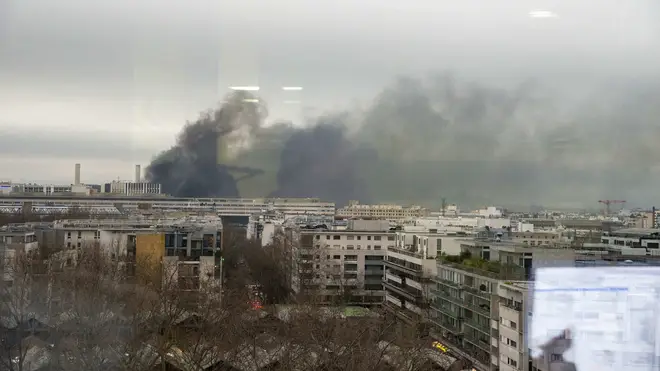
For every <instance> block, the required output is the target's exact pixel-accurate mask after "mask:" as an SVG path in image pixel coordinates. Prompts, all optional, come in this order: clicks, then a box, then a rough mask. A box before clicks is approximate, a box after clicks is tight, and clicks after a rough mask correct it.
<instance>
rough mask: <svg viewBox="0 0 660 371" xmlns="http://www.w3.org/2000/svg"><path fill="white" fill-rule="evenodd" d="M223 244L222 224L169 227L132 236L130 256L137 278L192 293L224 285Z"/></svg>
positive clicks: (128, 251) (128, 250) (128, 248)
mask: <svg viewBox="0 0 660 371" xmlns="http://www.w3.org/2000/svg"><path fill="white" fill-rule="evenodd" d="M222 243H223V234H222V225H220V224H206V225H193V224H188V225H176V226H168V227H167V228H161V230H159V231H154V232H151V233H143V234H138V235H136V236H131V238H129V244H128V246H127V254H128V255H127V256H128V258H129V259H128V260H129V262H131V263H132V265H133V267H134V268H133V273H134V274H135V275H136V276H137V277H139V278H143V279H148V280H151V281H152V282H156V283H158V284H160V285H162V286H164V287H167V288H169V289H171V288H174V287H175V288H177V289H178V290H181V291H182V292H190V293H192V292H198V291H200V290H202V289H206V288H210V287H209V284H212V287H219V286H220V285H221V273H222V256H221V254H222Z"/></svg>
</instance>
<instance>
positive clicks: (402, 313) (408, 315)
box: [383, 300, 422, 324]
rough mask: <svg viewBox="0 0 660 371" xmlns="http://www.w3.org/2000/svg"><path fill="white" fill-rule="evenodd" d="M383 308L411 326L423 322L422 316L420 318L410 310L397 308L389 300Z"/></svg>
mask: <svg viewBox="0 0 660 371" xmlns="http://www.w3.org/2000/svg"><path fill="white" fill-rule="evenodd" d="M383 307H384V308H385V310H387V311H388V312H390V313H392V314H394V315H396V316H397V317H398V318H400V319H402V320H403V321H405V322H407V323H409V324H415V323H419V322H420V321H421V320H422V316H420V315H419V314H417V313H415V312H413V311H411V310H410V309H407V308H404V307H400V306H397V305H395V304H394V303H392V302H390V301H388V300H385V303H384V304H383Z"/></svg>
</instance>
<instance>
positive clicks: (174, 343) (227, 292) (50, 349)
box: [0, 229, 429, 371]
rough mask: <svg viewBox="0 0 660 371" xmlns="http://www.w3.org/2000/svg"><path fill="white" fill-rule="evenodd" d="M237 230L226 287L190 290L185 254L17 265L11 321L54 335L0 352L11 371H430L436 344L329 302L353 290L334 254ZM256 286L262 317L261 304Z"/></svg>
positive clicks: (92, 253)
mask: <svg viewBox="0 0 660 371" xmlns="http://www.w3.org/2000/svg"><path fill="white" fill-rule="evenodd" d="M229 230H230V229H228V230H227V231H225V239H224V241H223V242H224V246H223V247H224V248H223V250H222V252H221V255H220V256H218V257H217V258H218V259H224V262H223V263H224V264H223V266H224V267H225V268H226V272H225V273H226V275H225V282H223V284H222V285H221V284H220V283H221V281H220V277H216V275H215V273H211V274H209V276H208V277H206V278H204V277H205V276H204V274H203V273H201V272H200V273H199V279H198V280H193V281H192V282H194V283H195V284H194V285H189V282H188V277H187V276H185V275H183V276H182V274H181V271H180V270H179V268H180V267H179V265H178V264H175V263H177V262H179V260H177V259H179V258H178V257H164V258H162V260H159V261H154V260H151V259H146V258H145V260H144V261H137V260H133V261H129V260H126V259H124V258H120V257H117V256H114V257H113V254H108V248H107V247H104V246H98V245H86V246H83V247H82V248H80V249H75V250H66V249H63V250H61V251H58V252H56V253H52V254H50V255H49V256H48V257H43V256H28V255H21V256H20V259H13V260H12V262H11V263H12V269H13V270H12V272H13V273H12V274H13V275H12V277H13V278H14V280H13V283H12V285H11V286H7V285H5V286H3V290H4V291H3V292H4V293H5V295H3V301H2V308H3V310H4V313H5V314H7V313H9V314H12V315H13V317H14V319H15V321H14V322H15V323H18V322H30V320H31V319H35V317H39V318H42V320H43V324H44V327H45V329H44V333H40V332H39V331H40V330H39V331H37V330H35V328H36V327H35V326H32V327H26V328H25V330H24V332H23V333H19V334H17V336H16V339H18V340H17V341H14V342H12V344H11V345H12V346H11V347H7V349H5V348H3V349H2V350H1V351H2V354H1V357H0V358H1V359H0V360H1V361H2V367H4V368H0V370H3V371H4V370H11V371H14V370H20V371H23V370H32V369H33V366H34V365H35V364H36V361H38V360H42V359H47V360H48V363H49V364H50V366H51V367H54V368H56V369H58V370H62V371H68V370H82V369H84V370H118V371H119V370H122V371H124V370H125V371H143V370H150V371H159V370H163V371H170V370H186V371H187V370H194V371H209V370H224V369H229V367H234V368H235V369H239V370H262V369H266V368H268V369H271V370H292V371H298V370H299V371H312V370H327V371H334V370H373V371H380V370H390V369H392V370H395V369H396V370H407V371H422V370H427V369H428V368H427V367H428V363H427V362H426V359H427V358H428V357H427V355H426V352H427V351H428V348H429V344H426V340H424V339H422V338H420V337H419V336H418V333H417V332H416V331H409V330H407V328H406V327H401V326H399V323H398V322H397V321H396V320H394V319H393V318H391V317H389V316H385V315H383V313H380V311H379V310H372V311H366V310H365V313H366V314H364V315H360V316H355V315H352V314H351V312H349V311H347V309H346V308H347V307H348V304H349V303H350V302H351V300H350V299H351V298H350V289H347V290H345V291H343V293H344V294H345V295H341V293H338V294H336V295H333V297H334V298H335V299H336V300H335V301H334V302H333V303H332V304H333V305H332V306H328V305H327V304H328V300H327V298H326V296H328V293H327V292H326V291H324V290H325V287H327V284H328V282H336V283H337V285H339V286H340V287H343V286H347V287H348V286H350V282H351V281H350V278H348V280H349V281H347V279H346V278H345V277H344V276H343V274H342V270H341V266H339V267H338V268H339V269H338V270H337V272H336V273H337V274H339V277H337V279H336V281H332V280H331V281H327V280H328V279H327V277H326V276H333V274H334V271H333V269H334V268H331V267H330V265H331V264H330V263H331V261H333V260H334V259H330V258H328V255H331V253H330V252H329V251H328V248H327V246H321V245H318V246H316V245H314V246H312V247H311V248H309V249H300V250H296V246H294V244H293V243H292V242H293V241H294V238H293V237H292V236H291V235H287V234H286V233H284V232H282V234H278V235H277V236H276V237H277V238H276V239H274V242H273V244H271V245H269V246H266V247H263V248H262V247H260V246H259V245H258V244H257V243H256V242H255V241H249V240H247V239H245V238H244V237H241V235H240V234H235V235H233V236H232V235H230V234H231V232H229ZM298 253H300V254H298ZM301 256H303V257H301ZM182 259H183V258H182ZM214 259H215V257H214ZM170 260H171V261H170ZM170 263H172V264H170ZM308 263H309V264H311V265H305V264H308ZM127 264H129V265H131V266H132V267H133V269H126V267H127ZM5 265H7V264H5ZM296 268H300V271H298V272H294V270H295V269H296ZM307 268H309V270H308V271H306V269H307ZM293 273H311V276H309V277H308V276H305V278H304V279H303V283H305V284H306V285H305V287H306V290H305V291H304V293H303V294H304V295H297V296H294V295H292V292H291V282H292V280H291V275H292V274H293ZM130 278H133V279H130ZM155 278H157V279H156V280H155ZM182 278H184V279H182ZM203 278H204V279H203ZM317 284H318V285H319V286H320V287H321V286H322V287H323V289H321V288H316V287H315V285H317ZM255 286H256V287H258V288H259V294H260V295H261V299H262V302H263V304H264V306H263V308H254V307H253V306H251V303H250V300H251V299H252V298H253V296H252V291H251V288H252V287H255ZM46 301H47V302H49V303H50V304H48V305H47V304H46V303H45V302H46ZM32 322H33V324H35V323H36V322H35V321H32ZM14 328H16V326H14ZM16 331H18V332H20V331H23V330H20V329H19V330H16ZM16 331H15V332H16ZM37 340H40V341H41V343H38V342H37ZM3 346H4V345H3ZM35 349H36V350H39V351H40V352H42V353H44V352H45V353H47V354H48V355H49V356H48V357H38V354H37V353H38V352H36V351H35Z"/></svg>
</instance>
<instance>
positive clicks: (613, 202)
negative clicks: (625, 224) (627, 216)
mask: <svg viewBox="0 0 660 371" xmlns="http://www.w3.org/2000/svg"><path fill="white" fill-rule="evenodd" d="M598 202H599V203H601V204H604V205H605V216H610V215H611V214H610V205H612V204H625V203H626V201H625V200H598Z"/></svg>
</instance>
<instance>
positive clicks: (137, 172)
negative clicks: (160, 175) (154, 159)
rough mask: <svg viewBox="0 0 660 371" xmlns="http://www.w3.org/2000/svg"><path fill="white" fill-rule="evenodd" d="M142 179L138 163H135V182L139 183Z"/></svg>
mask: <svg viewBox="0 0 660 371" xmlns="http://www.w3.org/2000/svg"><path fill="white" fill-rule="evenodd" d="M141 179H142V171H141V170H140V165H135V183H140V180H141Z"/></svg>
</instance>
